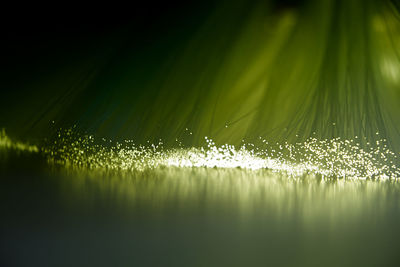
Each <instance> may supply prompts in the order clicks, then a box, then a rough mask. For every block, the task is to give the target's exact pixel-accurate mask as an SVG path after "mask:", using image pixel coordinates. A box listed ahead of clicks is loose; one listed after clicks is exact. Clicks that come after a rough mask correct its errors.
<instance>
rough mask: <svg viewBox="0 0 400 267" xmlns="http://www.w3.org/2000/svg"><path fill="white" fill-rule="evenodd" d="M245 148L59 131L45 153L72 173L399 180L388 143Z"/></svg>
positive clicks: (399, 172) (324, 142)
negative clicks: (158, 171)
mask: <svg viewBox="0 0 400 267" xmlns="http://www.w3.org/2000/svg"><path fill="white" fill-rule="evenodd" d="M261 141H262V145H261V146H255V145H254V144H243V145H242V146H240V147H238V148H236V147H235V146H233V145H222V146H217V145H216V144H215V143H214V142H213V140H212V139H210V138H207V137H205V142H206V143H205V146H204V147H200V148H183V147H180V148H175V149H166V148H164V147H163V143H162V141H160V142H159V143H158V144H148V145H146V146H143V145H138V146H137V145H135V144H134V143H133V142H132V141H129V140H127V141H124V142H122V143H113V142H112V141H110V140H106V139H100V140H95V138H94V137H93V136H89V135H85V136H79V135H77V134H75V133H74V132H73V131H72V130H67V131H64V132H60V133H59V136H58V139H57V140H56V141H55V142H54V143H53V144H51V145H50V146H47V147H46V148H45V149H44V150H43V151H44V152H45V153H46V154H47V155H48V158H49V160H50V161H51V162H54V163H58V164H62V165H64V166H67V167H72V168H85V169H96V170H101V171H145V170H148V169H155V168H163V167H189V168H201V167H203V168H243V169H250V170H258V169H268V170H271V171H273V172H279V173H282V174H285V175H288V176H290V177H301V176H304V175H320V176H322V177H330V178H346V179H367V178H374V179H398V178H400V169H399V168H398V167H397V166H396V162H397V160H398V158H397V155H396V154H395V153H394V152H392V151H390V150H389V149H388V148H387V145H386V143H385V140H381V141H377V143H376V145H374V146H372V145H369V144H368V146H367V149H365V146H364V149H363V148H361V146H360V145H359V144H358V143H357V142H356V141H354V140H341V139H340V138H335V139H331V140H317V139H316V138H309V139H307V140H306V141H305V142H302V143H296V144H288V143H284V144H279V143H274V144H269V143H268V142H267V140H261Z"/></svg>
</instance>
